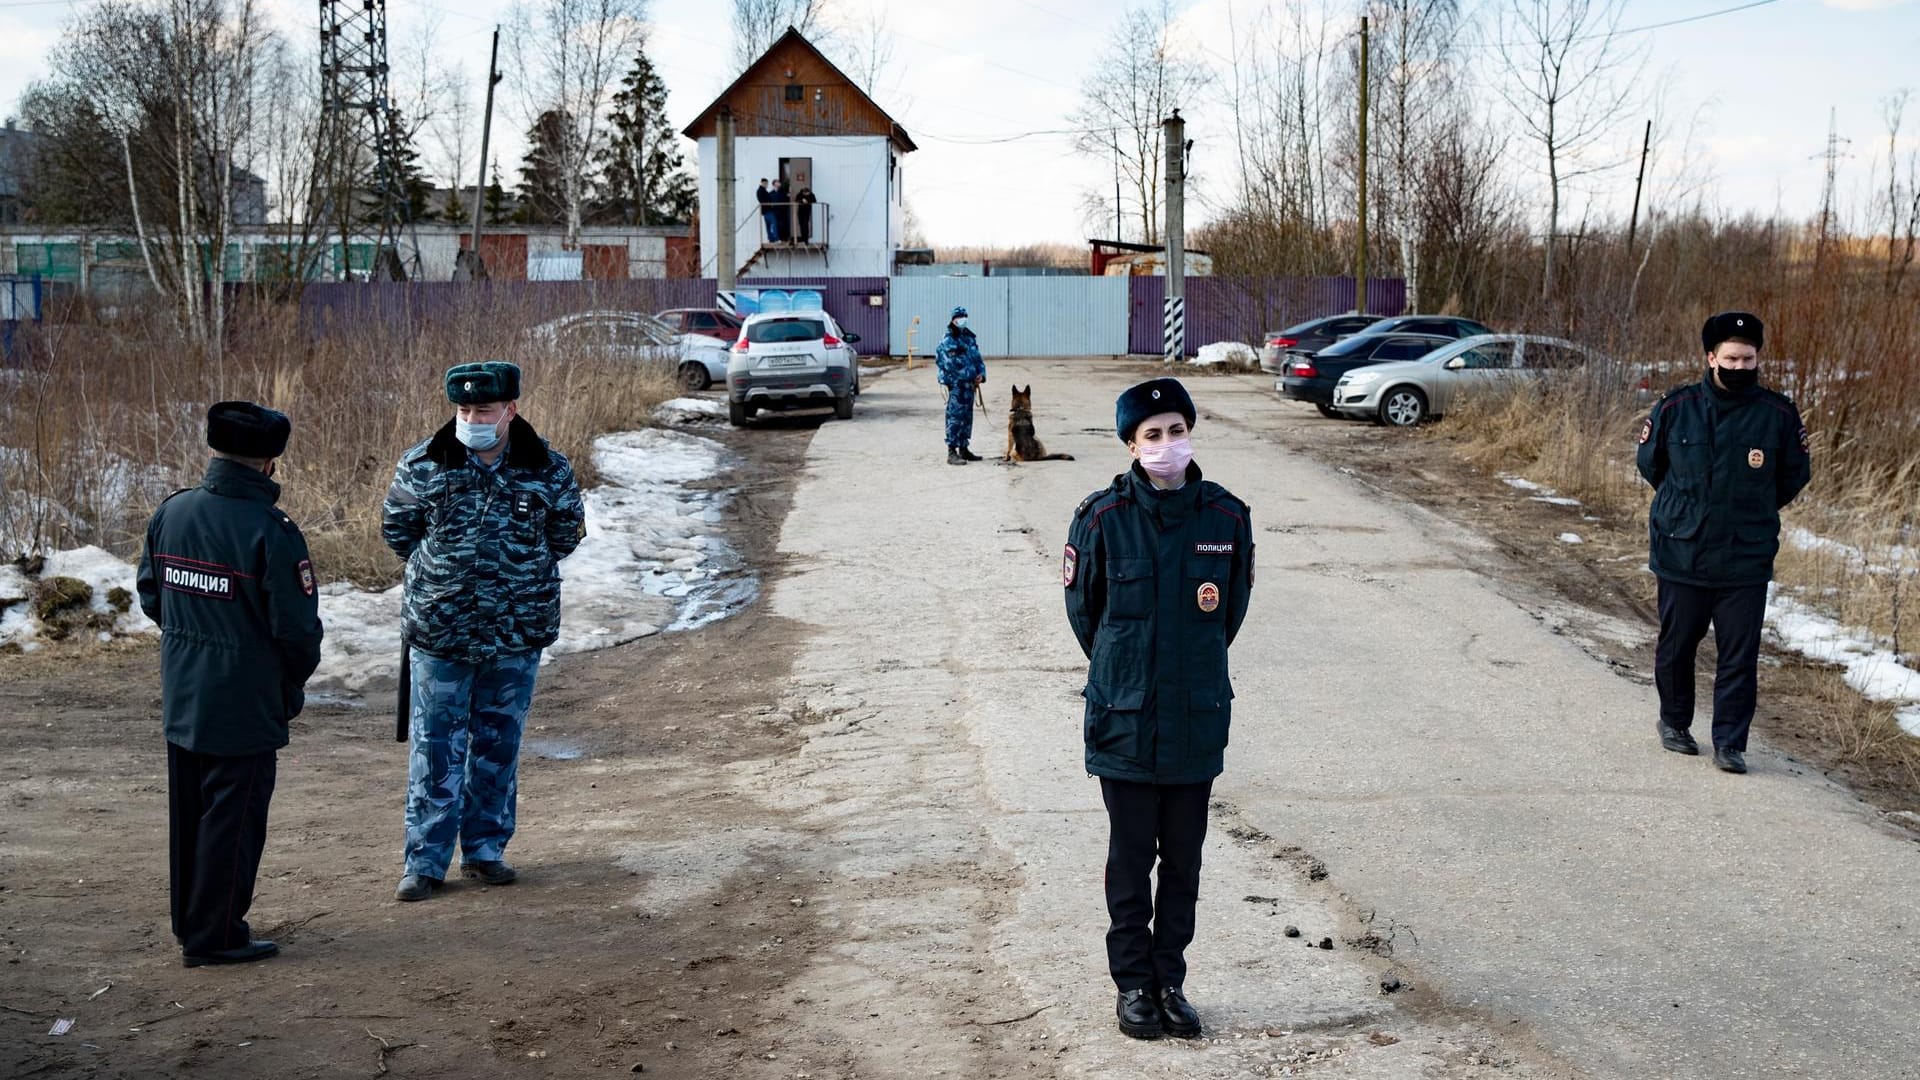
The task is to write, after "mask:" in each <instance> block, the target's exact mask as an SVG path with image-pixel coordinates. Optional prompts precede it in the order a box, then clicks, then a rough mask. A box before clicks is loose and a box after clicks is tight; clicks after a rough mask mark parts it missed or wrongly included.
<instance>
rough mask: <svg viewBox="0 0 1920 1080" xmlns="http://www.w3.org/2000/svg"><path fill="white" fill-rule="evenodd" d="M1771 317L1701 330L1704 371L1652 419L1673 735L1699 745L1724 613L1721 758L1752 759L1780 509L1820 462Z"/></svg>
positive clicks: (1743, 316) (1647, 430)
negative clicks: (1698, 686) (1701, 676)
mask: <svg viewBox="0 0 1920 1080" xmlns="http://www.w3.org/2000/svg"><path fill="white" fill-rule="evenodd" d="M1764 340H1765V338H1764V329H1763V328H1762V326H1761V325H1760V320H1759V318H1758V317H1756V316H1754V315H1752V314H1750V313H1748V312H1744V311H1728V312H1722V313H1721V314H1719V315H1715V316H1713V317H1712V318H1710V319H1708V320H1707V322H1706V325H1705V326H1704V327H1702V328H1701V331H1700V343H1701V345H1703V346H1704V347H1705V348H1706V351H1707V372H1706V376H1705V378H1703V379H1701V380H1700V382H1698V383H1696V384H1694V385H1692V386H1683V387H1680V388H1679V389H1676V390H1674V391H1672V392H1671V393H1669V394H1667V396H1666V397H1664V398H1661V399H1660V403H1659V404H1658V405H1656V406H1654V409H1653V413H1652V415H1650V416H1649V417H1648V418H1647V420H1646V422H1645V423H1643V424H1642V425H1641V427H1640V455H1639V456H1640V462H1639V464H1640V475H1641V476H1644V477H1646V479H1647V483H1649V484H1652V485H1653V488H1654V491H1655V495H1654V498H1653V509H1652V512H1651V513H1650V514H1649V516H1648V529H1647V531H1648V540H1649V545H1650V549H1651V553H1650V557H1649V561H1648V566H1649V569H1651V570H1652V571H1653V572H1654V574H1655V575H1656V576H1657V577H1658V578H1659V581H1660V586H1659V588H1660V643H1659V646H1658V649H1657V651H1656V654H1655V661H1654V665H1655V666H1654V684H1655V686H1657V687H1658V689H1659V691H1660V720H1659V723H1658V725H1657V728H1656V730H1657V731H1658V733H1659V735H1660V744H1661V745H1662V746H1664V747H1666V748H1667V749H1668V750H1671V751H1673V752H1675V753H1678V754H1698V753H1699V752H1700V747H1699V745H1698V744H1697V743H1695V742H1694V739H1693V736H1692V735H1691V734H1690V733H1689V732H1688V730H1687V729H1688V728H1689V727H1690V726H1691V725H1692V723H1693V696H1694V695H1693V664H1694V656H1695V653H1696V652H1697V651H1698V649H1699V647H1700V642H1701V639H1703V638H1705V637H1706V635H1707V628H1708V626H1712V628H1713V634H1714V640H1715V641H1716V643H1717V645H1718V649H1719V654H1720V655H1719V670H1718V671H1717V672H1716V673H1715V676H1714V682H1713V763H1714V764H1715V765H1717V766H1719V767H1720V768H1721V769H1722V770H1724V771H1726V772H1730V773H1743V772H1746V771H1747V763H1746V757H1745V754H1746V749H1747V729H1748V728H1749V727H1751V726H1752V724H1753V707H1754V694H1755V689H1756V687H1757V684H1758V665H1759V658H1760V632H1761V626H1762V623H1763V621H1764V620H1765V618H1766V610H1767V583H1768V582H1769V581H1771V580H1773V557H1774V554H1775V553H1776V552H1778V551H1779V550H1780V510H1781V508H1782V507H1784V506H1786V505H1787V504H1788V503H1790V502H1792V501H1793V499H1794V496H1796V495H1798V494H1800V489H1801V488H1804V487H1806V486H1807V480H1808V479H1809V478H1810V477H1811V475H1812V462H1811V460H1810V459H1809V457H1808V453H1807V442H1808V440H1807V429H1806V427H1805V426H1804V425H1803V424H1802V423H1801V422H1800V411H1799V410H1798V409H1796V408H1794V405H1793V402H1792V401H1791V400H1789V399H1788V398H1787V396H1786V395H1785V394H1781V393H1777V392H1775V391H1773V390H1770V389H1768V388H1766V387H1764V386H1761V385H1760V382H1759V379H1760V371H1759V367H1760V347H1761V345H1762V344H1763V342H1764Z"/></svg>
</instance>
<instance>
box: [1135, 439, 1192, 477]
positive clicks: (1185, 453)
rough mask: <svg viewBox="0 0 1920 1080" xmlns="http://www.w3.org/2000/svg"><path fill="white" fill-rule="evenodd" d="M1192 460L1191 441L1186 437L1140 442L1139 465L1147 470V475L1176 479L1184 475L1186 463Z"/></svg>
mask: <svg viewBox="0 0 1920 1080" xmlns="http://www.w3.org/2000/svg"><path fill="white" fill-rule="evenodd" d="M1192 460H1193V443H1192V442H1191V441H1190V440H1187V439H1173V440H1171V441H1169V442H1163V443H1151V444H1148V443H1142V444H1141V446H1140V467H1141V468H1143V469H1145V470H1147V474H1148V475H1149V476H1154V477H1158V478H1159V479H1161V480H1177V479H1179V478H1180V477H1182V476H1185V475H1186V474H1187V464H1188V463H1189V462H1191V461H1192Z"/></svg>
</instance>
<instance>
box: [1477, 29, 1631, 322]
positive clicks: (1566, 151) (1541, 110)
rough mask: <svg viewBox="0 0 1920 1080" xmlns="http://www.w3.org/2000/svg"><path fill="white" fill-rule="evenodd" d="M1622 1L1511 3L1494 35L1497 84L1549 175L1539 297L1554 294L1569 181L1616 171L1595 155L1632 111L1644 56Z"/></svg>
mask: <svg viewBox="0 0 1920 1080" xmlns="http://www.w3.org/2000/svg"><path fill="white" fill-rule="evenodd" d="M1624 9H1625V0H1507V2H1506V4H1505V5H1504V6H1502V7H1501V8H1500V10H1499V15H1498V18H1497V19H1496V20H1495V22H1496V33H1497V35H1498V41H1499V45H1500V59H1501V68H1502V70H1501V71H1500V72H1499V73H1498V76H1497V77H1496V78H1495V80H1494V85H1495V87H1496V88H1497V89H1498V91H1499V93H1500V96H1501V97H1502V98H1503V99H1505V101H1506V103H1507V105H1508V106H1509V107H1510V108H1512V110H1513V112H1514V115H1515V117H1516V118H1517V120H1518V121H1519V125H1520V131H1521V133H1522V134H1523V135H1524V136H1525V137H1526V138H1528V139H1529V140H1531V141H1532V142H1534V143H1536V144H1538V147H1539V150H1540V152H1541V155H1542V157H1543V158H1544V161H1543V164H1544V166H1545V171H1546V174H1547V231H1546V243H1545V251H1546V261H1545V265H1544V269H1543V270H1542V272H1541V276H1540V297H1541V299H1542V300H1546V299H1549V298H1551V297H1552V295H1553V286H1554V261H1555V249H1556V247H1557V246H1558V243H1559V232H1560V211H1561V205H1562V201H1563V195H1564V193H1565V187H1566V184H1567V183H1568V181H1570V180H1574V179H1577V178H1579V177H1582V176H1588V175H1591V174H1593V173H1595V172H1598V171H1601V170H1603V169H1606V168H1609V167H1611V166H1614V165H1617V164H1619V162H1618V161H1607V160H1596V158H1595V152H1596V151H1597V150H1598V149H1599V147H1600V145H1601V144H1602V143H1603V142H1604V141H1605V140H1606V139H1607V137H1608V136H1609V135H1611V134H1612V133H1613V132H1614V130H1615V129H1616V128H1617V127H1618V125H1619V124H1620V121H1621V120H1622V118H1623V117H1625V116H1626V115H1628V113H1629V112H1630V111H1631V106H1632V103H1633V101H1634V99H1635V96H1636V94H1637V90H1636V84H1637V81H1638V76H1639V74H1640V70H1641V69H1642V68H1643V67H1644V66H1645V59H1646V49H1645V47H1644V44H1643V43H1636V42H1633V41H1631V40H1630V39H1628V38H1626V37H1623V36H1622V35H1621V33H1620V16H1621V13H1622V11H1623V10H1624Z"/></svg>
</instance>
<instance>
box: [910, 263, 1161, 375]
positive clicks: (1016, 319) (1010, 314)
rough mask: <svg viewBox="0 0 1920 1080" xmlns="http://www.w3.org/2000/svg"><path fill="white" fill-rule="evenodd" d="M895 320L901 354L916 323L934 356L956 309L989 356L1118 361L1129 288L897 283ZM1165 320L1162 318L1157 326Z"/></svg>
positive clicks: (920, 347)
mask: <svg viewBox="0 0 1920 1080" xmlns="http://www.w3.org/2000/svg"><path fill="white" fill-rule="evenodd" d="M890 288H891V290H892V297H891V301H892V311H891V314H890V316H889V318H888V322H889V323H890V325H891V327H892V330H891V334H892V339H893V341H894V342H895V343H896V345H897V351H900V352H903V353H904V352H905V350H906V345H905V343H906V340H907V331H908V330H909V329H910V328H911V327H912V325H913V320H914V318H915V317H916V316H917V317H918V318H919V320H920V327H919V332H918V333H917V334H916V335H915V337H914V345H913V351H914V353H915V354H916V355H927V354H930V353H932V351H933V348H934V346H935V345H937V344H939V342H940V338H941V336H942V335H943V334H944V333H945V332H946V326H947V317H948V314H949V313H950V312H952V310H953V309H954V308H955V307H956V306H959V307H964V308H966V309H967V313H968V315H969V316H970V318H969V321H968V324H967V325H968V327H969V328H970V329H971V330H972V331H973V332H974V335H975V336H977V337H978V338H979V339H980V352H981V354H982V355H985V356H1117V355H1120V354H1122V353H1125V352H1126V351H1127V282H1126V279H1125V278H1094V277H1063V278H1049V277H1013V278H975V277H967V278H961V277H952V278H937V277H897V278H894V279H892V282H891V285H890ZM1157 318H1158V316H1156V319H1157Z"/></svg>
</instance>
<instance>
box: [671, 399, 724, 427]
mask: <svg viewBox="0 0 1920 1080" xmlns="http://www.w3.org/2000/svg"><path fill="white" fill-rule="evenodd" d="M653 418H654V419H655V420H657V421H659V422H660V423H662V424H704V423H711V422H713V421H716V420H725V419H726V418H727V406H726V403H725V402H720V401H714V400H712V399H711V398H688V397H683V398H674V399H673V400H672V401H665V402H662V403H661V404H660V407H659V408H657V409H655V410H653Z"/></svg>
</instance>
